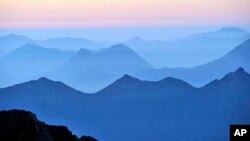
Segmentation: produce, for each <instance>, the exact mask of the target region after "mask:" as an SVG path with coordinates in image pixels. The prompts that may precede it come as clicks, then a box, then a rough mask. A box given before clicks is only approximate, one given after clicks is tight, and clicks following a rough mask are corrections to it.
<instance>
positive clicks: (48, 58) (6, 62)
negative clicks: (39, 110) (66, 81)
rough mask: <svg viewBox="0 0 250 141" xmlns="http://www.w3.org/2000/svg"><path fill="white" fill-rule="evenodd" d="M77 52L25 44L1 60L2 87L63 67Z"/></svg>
mask: <svg viewBox="0 0 250 141" xmlns="http://www.w3.org/2000/svg"><path fill="white" fill-rule="evenodd" d="M73 54H75V52H73V51H61V50H58V49H50V48H43V47H41V46H37V45H35V44H25V45H23V46H21V47H20V48H17V49H15V50H13V51H11V52H10V53H8V54H7V55H5V56H4V57H2V58H0V68H1V69H0V79H1V82H0V87H6V86H9V85H13V84H16V83H20V82H24V81H27V80H30V79H31V78H32V77H34V76H36V75H39V74H41V73H47V72H51V71H54V70H56V69H58V68H59V67H61V66H63V65H64V64H65V63H66V62H67V61H68V60H69V59H70V57H71V56H73Z"/></svg>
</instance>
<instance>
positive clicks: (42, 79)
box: [38, 77, 51, 81]
mask: <svg viewBox="0 0 250 141" xmlns="http://www.w3.org/2000/svg"><path fill="white" fill-rule="evenodd" d="M38 81H51V80H49V79H48V78H46V77H41V78H39V79H38Z"/></svg>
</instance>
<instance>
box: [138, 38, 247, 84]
mask: <svg viewBox="0 0 250 141" xmlns="http://www.w3.org/2000/svg"><path fill="white" fill-rule="evenodd" d="M249 54H250V39H249V40H247V41H245V42H243V43H242V44H240V45H239V46H237V47H235V48H234V49H233V50H232V51H230V52H229V53H227V54H226V55H224V56H223V57H221V58H219V59H217V60H215V61H212V62H210V63H207V64H204V65H201V66H198V67H194V68H188V69H184V68H177V69H169V68H163V69H155V70H154V69H152V70H145V71H142V72H139V73H137V74H135V75H134V76H136V77H138V78H140V79H143V80H154V81H155V80H160V79H162V78H165V77H168V76H171V77H175V78H179V79H182V80H185V81H187V82H189V83H190V84H192V85H195V86H202V85H205V84H207V83H208V82H210V81H212V80H214V79H218V78H222V77H223V76H224V75H225V74H227V73H228V72H231V71H234V70H236V69H237V68H239V67H243V68H244V69H245V70H246V71H248V72H250V63H249V60H250V55H249Z"/></svg>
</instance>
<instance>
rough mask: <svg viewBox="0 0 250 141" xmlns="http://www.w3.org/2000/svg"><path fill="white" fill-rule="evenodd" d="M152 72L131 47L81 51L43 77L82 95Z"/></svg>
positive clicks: (121, 46) (114, 46)
mask: <svg viewBox="0 0 250 141" xmlns="http://www.w3.org/2000/svg"><path fill="white" fill-rule="evenodd" d="M152 68H153V67H152V66H151V65H149V64H148V63H147V62H146V61H145V60H144V59H143V58H141V57H140V56H139V55H137V53H135V52H134V51H132V50H131V49H130V48H129V47H127V46H125V45H122V44H117V45H113V46H111V47H110V48H104V49H101V50H97V51H91V50H87V49H80V50H79V51H78V52H77V53H76V54H75V55H74V56H72V57H71V58H70V59H69V61H67V63H66V64H65V65H64V66H63V67H61V68H60V69H58V70H57V71H54V72H52V73H48V74H45V75H44V76H46V77H48V78H50V79H53V80H59V81H62V82H64V83H66V84H68V85H70V86H72V87H74V88H76V89H78V90H81V91H85V92H96V91H98V90H100V89H102V88H104V87H106V86H107V85H109V84H110V83H112V82H113V81H115V80H116V79H118V78H119V77H121V76H123V75H124V74H133V73H136V72H139V71H142V70H145V69H152Z"/></svg>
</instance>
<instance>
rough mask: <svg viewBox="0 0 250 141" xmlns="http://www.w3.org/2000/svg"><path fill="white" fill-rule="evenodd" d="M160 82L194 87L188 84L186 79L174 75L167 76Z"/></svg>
mask: <svg viewBox="0 0 250 141" xmlns="http://www.w3.org/2000/svg"><path fill="white" fill-rule="evenodd" d="M158 83H164V84H168V85H175V86H188V87H193V86H191V85H190V84H188V83H187V82H185V81H183V80H181V79H177V78H173V77H166V78H164V79H162V80H160V81H158Z"/></svg>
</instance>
